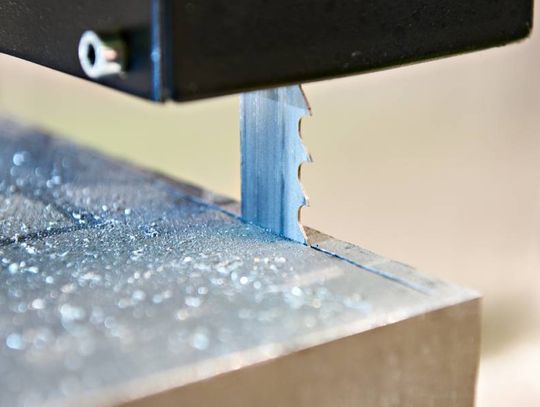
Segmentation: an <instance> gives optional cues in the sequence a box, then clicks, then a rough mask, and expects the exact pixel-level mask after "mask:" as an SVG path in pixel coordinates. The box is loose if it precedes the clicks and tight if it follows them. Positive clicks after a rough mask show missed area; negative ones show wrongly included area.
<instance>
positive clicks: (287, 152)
mask: <svg viewBox="0 0 540 407" xmlns="http://www.w3.org/2000/svg"><path fill="white" fill-rule="evenodd" d="M240 100H241V101H240V133H241V152H242V218H243V219H245V220H246V221H248V222H252V223H254V224H256V225H259V226H261V227H263V228H265V229H268V230H270V231H272V232H274V233H277V234H278V235H281V236H285V237H287V238H289V239H292V240H294V241H297V242H300V243H306V242H307V240H306V234H305V232H304V229H303V227H302V225H301V224H300V209H301V207H302V206H305V205H307V204H308V202H307V198H306V196H305V194H304V190H303V189H302V185H301V184H300V179H299V178H300V166H301V165H302V163H304V162H309V161H311V157H310V156H309V154H308V153H307V151H306V149H305V147H304V145H303V143H302V140H301V138H300V121H301V120H302V118H303V117H305V116H308V115H309V114H310V109H309V105H308V102H307V100H306V98H305V96H304V93H303V91H302V88H301V87H300V86H289V87H283V88H276V89H268V90H258V91H255V92H251V93H244V94H242V96H241V99H240Z"/></svg>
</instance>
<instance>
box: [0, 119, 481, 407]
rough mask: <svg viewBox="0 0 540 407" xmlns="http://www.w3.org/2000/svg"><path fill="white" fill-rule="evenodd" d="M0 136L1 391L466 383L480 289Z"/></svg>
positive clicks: (220, 390) (337, 389)
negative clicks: (307, 240) (273, 229)
mask: <svg viewBox="0 0 540 407" xmlns="http://www.w3.org/2000/svg"><path fill="white" fill-rule="evenodd" d="M0 146H1V147H0V405H6V406H8V405H9V406H26V405H42V404H48V405H54V406H57V405H78V406H80V405H111V404H122V403H128V402H131V403H135V404H136V403H139V402H140V403H147V404H148V405H170V404H173V405H218V404H219V405H246V406H247V405H263V406H266V405H313V402H314V400H315V401H317V402H316V403H315V404H317V405H359V404H362V403H361V402H362V401H365V403H364V404H362V405H371V404H373V405H383V404H382V403H383V402H384V403H387V402H388V403H390V402H392V400H394V401H395V400H396V399H398V401H399V400H404V401H407V400H409V401H410V399H411V398H412V400H417V398H418V397H420V398H422V397H423V398H422V400H424V401H426V400H431V398H430V397H432V396H433V395H434V394H435V392H436V394H445V395H451V396H452V400H454V401H455V400H457V402H455V403H453V404H451V405H465V404H466V403H465V402H466V401H467V400H470V399H471V397H472V394H473V392H474V372H475V368H476V363H477V357H478V351H477V339H478V334H477V332H476V328H475V327H476V324H477V308H476V305H475V304H476V302H475V301H476V299H477V294H476V293H474V292H472V291H469V290H465V289H462V288H459V287H456V286H453V285H450V284H446V283H443V282H440V281H437V280H434V279H431V278H429V277H426V276H423V275H420V274H419V273H417V272H415V271H414V270H412V269H411V268H409V267H407V266H404V265H402V264H400V263H396V262H392V261H390V260H387V259H384V258H382V257H380V256H376V255H374V254H373V253H370V252H368V251H365V250H362V249H359V248H357V247H355V246H353V245H350V244H346V243H343V242H338V241H335V240H334V239H332V238H330V237H328V236H324V235H322V234H319V233H317V232H314V231H310V235H311V237H312V238H313V241H314V247H308V246H305V245H301V244H297V243H295V242H292V241H290V240H286V239H283V238H281V237H278V236H277V235H274V234H271V233H269V232H266V231H264V230H263V229H261V228H259V227H257V226H254V225H251V224H247V223H244V222H242V221H240V220H239V218H238V216H237V215H235V213H234V211H235V208H236V204H235V203H234V202H232V201H227V200H226V199H223V198H220V197H214V196H212V195H211V194H209V193H206V192H204V191H203V190H200V189H198V188H196V187H193V186H188V185H185V184H181V183H177V182H174V181H171V180H169V179H166V178H164V177H162V176H159V175H156V174H153V173H150V172H146V171H142V170H139V169H136V168H134V167H132V166H130V165H128V164H125V163H120V162H117V161H114V160H111V159H109V158H106V157H103V156H102V155H100V154H98V153H96V152H93V151H89V150H85V149H81V148H79V147H77V146H74V145H71V144H69V143H67V142H64V141H61V140H58V139H55V138H51V137H49V136H47V135H44V134H43V133H41V132H39V131H37V130H34V129H32V128H29V127H25V126H21V125H19V124H16V123H14V122H10V121H7V120H0ZM375 328H378V329H375ZM370 338H372V339H370ZM358 341H360V342H358ZM366 341H367V342H366ZM392 341H393V342H392ZM300 351H305V352H300ZM373 358H375V359H373ZM263 362H264V363H263ZM284 363H285V365H284ZM435 372H438V373H437V374H435ZM437 376H440V377H441V380H438V381H437V382H435V383H432V381H433V380H434V378H435V377H437ZM227 380H229V381H227ZM231 380H232V381H231ZM370 381H371V382H370ZM370 383H371V384H370ZM367 389H369V390H367ZM212 398H214V399H212ZM366 400H367V401H366ZM370 400H371V401H372V402H370ZM385 400H386V401H385ZM445 400H446V399H445ZM448 400H449V401H451V400H450V399H448ZM464 400H465V402H464V403H459V401H462V402H463V401H464ZM169 401H170V402H171V403H169V404H167V403H168V402H169ZM443 401H444V400H443ZM156 403H157V404H156ZM159 403H162V404H159ZM310 403H311V404H310ZM412 405H422V403H419V404H418V403H416V404H414V403H413V404H412ZM426 405H428V404H427V403H426ZM437 405H446V403H437ZM448 405H450V404H448Z"/></svg>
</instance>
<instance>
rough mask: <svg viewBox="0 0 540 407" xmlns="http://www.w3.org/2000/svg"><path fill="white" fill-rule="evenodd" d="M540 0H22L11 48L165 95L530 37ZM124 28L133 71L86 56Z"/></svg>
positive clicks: (7, 36) (7, 33)
mask: <svg viewBox="0 0 540 407" xmlns="http://www.w3.org/2000/svg"><path fill="white" fill-rule="evenodd" d="M532 9H533V0H498V1H493V0H431V1H425V0H408V1H406V2H404V1H395V0H363V1H357V0H339V1H338V0H272V1H267V0H235V1H230V0H204V1H203V0H191V1H185V0H48V1H47V5H46V6H45V5H43V2H42V1H40V0H17V1H1V2H0V52H4V53H7V54H10V55H13V56H16V57H19V58H24V59H27V60H29V61H32V62H35V63H38V64H41V65H45V66H47V67H50V68H53V69H57V70H59V71H62V72H66V73H68V74H71V75H75V76H78V77H81V78H85V79H90V80H98V81H99V83H101V84H103V85H106V86H109V87H112V88H115V89H118V90H121V91H123V92H128V93H130V94H134V95H137V96H141V97H144V98H147V99H152V100H155V101H164V100H167V99H172V100H176V101H188V100H194V99H202V98H207V97H213V96H218V95H224V94H232V93H240V92H243V91H250V90H254V89H264V88H271V87H279V86H286V85H290V84H296V83H305V82H308V81H316V80H322V79H328V78H334V77H341V76H347V75H353V74H358V73H363V72H370V71H374V70H379V69H384V68H388V67H393V66H399V65H403V64H408V63H413V62H419V61H424V60H430V59H433V58H438V57H443V56H448V55H454V54H458V53H463V52H469V51H475V50H479V49H484V48H489V47H493V46H498V45H503V44H506V43H508V42H511V41H516V40H519V39H521V38H524V37H526V36H527V35H528V34H529V33H530V30H531V27H532ZM89 30H91V31H94V32H96V33H120V34H122V36H123V38H124V39H125V41H126V46H127V47H128V49H129V59H128V61H126V72H125V75H123V76H122V77H116V76H112V77H108V78H107V79H106V80H103V79H101V78H99V79H94V78H92V77H91V76H90V77H89V76H88V75H87V74H86V73H85V71H84V70H83V67H82V66H81V64H80V62H79V57H78V44H79V40H80V38H81V36H82V35H83V33H84V32H86V31H89Z"/></svg>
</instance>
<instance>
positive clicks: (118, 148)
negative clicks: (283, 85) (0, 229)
mask: <svg viewBox="0 0 540 407" xmlns="http://www.w3.org/2000/svg"><path fill="white" fill-rule="evenodd" d="M539 65H540V38H539V37H538V35H536V33H533V37H532V39H529V40H527V41H525V42H522V43H518V44H514V45H510V46H507V47H503V48H498V49H492V50H487V51H483V52H479V53H474V54H469V55H463V56H459V57H454V58H450V59H443V60H439V61H435V62H430V63H424V64H419V65H412V66H407V67H402V68H399V69H394V70H388V71H383V72H379V73H373V74H367V75H361V76H357V77H353V78H347V79H339V80H333V81H326V82H320V83H315V84H308V85H306V86H305V88H304V89H305V92H306V94H307V96H308V98H309V100H310V103H311V106H312V109H313V114H314V115H313V117H312V118H308V119H306V120H304V122H303V124H302V127H303V136H304V141H305V144H306V146H307V147H308V149H309V150H310V152H311V153H312V155H313V157H314V159H315V163H314V164H311V165H305V166H304V167H303V168H302V174H303V184H304V187H305V189H306V191H307V192H308V195H309V197H310V200H311V205H312V206H311V207H310V208H307V209H304V210H303V223H304V224H306V225H309V226H311V227H313V228H316V229H319V230H321V231H323V232H325V233H327V234H330V235H333V236H335V237H337V238H339V239H342V240H347V241H350V242H352V243H355V244H358V245H360V246H363V247H366V248H369V249H371V250H373V251H375V252H377V253H380V254H383V255H386V256H388V257H391V258H394V259H398V260H401V261H403V262H406V263H409V264H412V265H414V266H416V267H417V268H418V269H419V270H420V271H423V272H425V273H429V274H432V275H436V276H438V277H440V278H442V279H446V280H450V281H453V282H456V283H460V284H462V285H465V286H468V287H471V288H475V289H477V290H478V291H480V292H481V293H482V294H483V296H484V310H483V348H482V361H481V367H480V375H479V381H478V392H477V399H478V405H479V406H508V405H519V406H539V405H540V81H539V80H538V79H537V78H536V76H535V75H536V73H538V72H539ZM0 112H1V113H2V114H8V115H11V116H14V117H17V118H22V119H24V120H27V121H30V122H31V123H33V124H35V125H37V126H40V127H42V128H46V129H49V130H51V131H53V132H54V133H56V134H57V135H59V136H62V137H65V138H68V139H71V140H73V141H76V142H78V143H81V144H84V145H87V146H90V147H93V148H96V149H98V150H101V151H104V152H106V153H107V154H110V155H113V156H116V157H120V158H122V159H127V160H129V161H132V162H135V163H137V164H139V165H142V166H145V167H148V168H151V169H154V170H158V171H160V172H163V173H166V174H168V175H170V176H173V177H176V178H179V179H182V180H186V181H190V182H193V183H196V184H200V185H202V186H204V187H206V188H207V189H210V190H213V191H215V192H219V193H222V194H225V195H228V196H231V197H234V198H237V199H238V198H239V195H240V176H239V173H240V155H239V134H238V133H239V128H238V97H237V96H231V97H224V98H218V99H214V100H209V101H203V102H195V103H190V104H185V105H175V104H167V105H165V106H163V105H154V104H151V103H149V102H146V101H143V100H138V99H135V98H133V97H129V96H126V95H122V94H120V93H116V92H114V91H111V90H107V89H105V88H101V87H99V86H95V85H91V84H89V83H86V82H84V81H81V80H78V79H74V78H70V77H68V76H65V75H62V74H59V73H56V72H53V71H51V70H48V69H45V68H41V67H37V66H35V65H32V64H30V63H25V62H22V61H20V60H16V59H13V58H9V57H6V56H0Z"/></svg>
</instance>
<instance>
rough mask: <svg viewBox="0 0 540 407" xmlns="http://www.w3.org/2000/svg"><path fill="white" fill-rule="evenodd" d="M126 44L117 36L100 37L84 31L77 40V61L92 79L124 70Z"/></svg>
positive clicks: (117, 73)
mask: <svg viewBox="0 0 540 407" xmlns="http://www.w3.org/2000/svg"><path fill="white" fill-rule="evenodd" d="M125 59H126V46H125V43H124V41H123V40H122V39H121V38H120V37H119V36H107V37H100V36H99V35H98V34H96V33H95V32H94V31H86V32H85V33H84V34H83V35H82V36H81V39H80V41H79V61H80V63H81V67H82V69H83V71H84V73H85V74H86V75H87V76H88V77H89V78H92V79H101V78H104V77H107V76H113V75H119V74H121V73H122V72H124V69H125Z"/></svg>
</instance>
